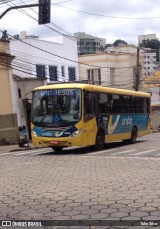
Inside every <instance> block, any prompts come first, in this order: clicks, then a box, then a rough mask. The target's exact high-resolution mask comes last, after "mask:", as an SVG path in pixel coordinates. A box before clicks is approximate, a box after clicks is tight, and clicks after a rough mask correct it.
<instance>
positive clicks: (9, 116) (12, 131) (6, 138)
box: [0, 41, 19, 144]
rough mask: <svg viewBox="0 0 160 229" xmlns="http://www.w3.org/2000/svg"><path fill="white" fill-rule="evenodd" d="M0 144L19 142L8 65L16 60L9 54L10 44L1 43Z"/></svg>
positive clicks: (6, 42)
mask: <svg viewBox="0 0 160 229" xmlns="http://www.w3.org/2000/svg"><path fill="white" fill-rule="evenodd" d="M0 53H1V55H0V144H7V143H13V142H17V141H18V137H19V135H18V128H17V115H16V113H15V112H14V110H13V107H12V95H11V90H12V88H11V87H10V86H11V85H10V76H11V70H10V69H9V68H8V65H9V64H10V63H11V61H12V59H13V58H14V57H13V56H11V55H10V54H9V42H8V41H5V42H4V41H0Z"/></svg>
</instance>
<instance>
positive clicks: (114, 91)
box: [33, 83, 151, 98]
mask: <svg viewBox="0 0 160 229" xmlns="http://www.w3.org/2000/svg"><path fill="white" fill-rule="evenodd" d="M61 88H62V89H65V88H81V89H86V90H88V91H97V92H104V93H105V92H106V93H110V94H120V95H130V96H137V97H147V98H149V97H151V95H150V94H149V93H146V92H140V91H132V90H126V89H118V88H111V87H106V86H98V85H92V84H85V83H57V84H50V85H45V86H40V87H37V88H35V89H34V90H33V91H35V90H51V89H61Z"/></svg>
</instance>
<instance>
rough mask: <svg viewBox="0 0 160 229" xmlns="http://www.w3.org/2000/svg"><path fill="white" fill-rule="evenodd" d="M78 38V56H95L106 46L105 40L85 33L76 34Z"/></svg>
mask: <svg viewBox="0 0 160 229" xmlns="http://www.w3.org/2000/svg"><path fill="white" fill-rule="evenodd" d="M74 36H75V37H76V38H77V50H78V55H85V54H94V53H98V52H100V51H101V47H104V46H105V45H106V39H105V38H98V37H94V36H91V35H89V34H86V33H84V32H78V33H75V34H74Z"/></svg>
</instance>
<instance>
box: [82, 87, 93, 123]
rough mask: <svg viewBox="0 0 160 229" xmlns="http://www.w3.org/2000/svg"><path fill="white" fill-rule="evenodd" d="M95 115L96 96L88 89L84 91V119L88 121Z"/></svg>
mask: <svg viewBox="0 0 160 229" xmlns="http://www.w3.org/2000/svg"><path fill="white" fill-rule="evenodd" d="M94 115H95V97H94V94H93V93H91V92H88V91H85V92H84V121H85V122H87V121H89V120H91V119H92V118H94Z"/></svg>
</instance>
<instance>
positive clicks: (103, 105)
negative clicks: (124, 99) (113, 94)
mask: <svg viewBox="0 0 160 229" xmlns="http://www.w3.org/2000/svg"><path fill="white" fill-rule="evenodd" d="M108 108H109V101H108V94H104V93H100V94H98V111H99V114H107V113H108V112H109V109H108Z"/></svg>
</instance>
